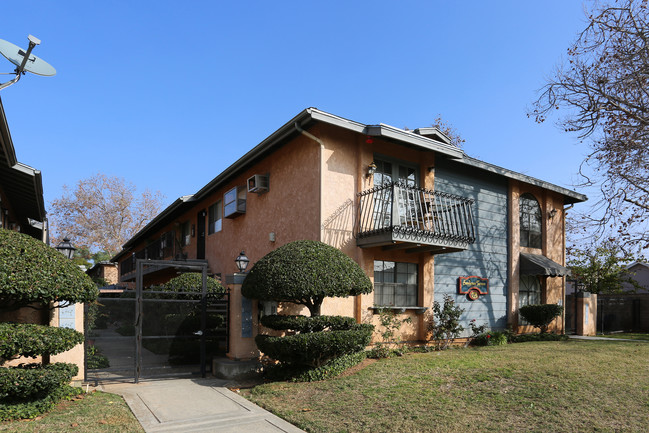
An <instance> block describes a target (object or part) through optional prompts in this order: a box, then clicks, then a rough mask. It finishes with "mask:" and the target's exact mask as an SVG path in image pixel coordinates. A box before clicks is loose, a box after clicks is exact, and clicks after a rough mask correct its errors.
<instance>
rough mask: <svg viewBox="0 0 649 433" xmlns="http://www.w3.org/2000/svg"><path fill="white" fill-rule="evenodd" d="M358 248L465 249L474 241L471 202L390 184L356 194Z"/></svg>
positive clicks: (420, 189)
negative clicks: (422, 246) (406, 244)
mask: <svg viewBox="0 0 649 433" xmlns="http://www.w3.org/2000/svg"><path fill="white" fill-rule="evenodd" d="M358 196H359V212H360V215H359V225H358V233H357V243H358V245H359V246H373V245H380V244H387V243H394V242H397V241H405V242H412V243H417V244H426V245H439V246H450V247H456V248H457V247H459V248H466V247H467V246H468V244H472V243H473V242H475V228H474V225H473V213H472V209H471V207H472V204H473V202H474V200H472V199H468V198H465V197H460V196H457V195H454V194H448V193H445V192H439V191H431V190H426V189H423V188H418V187H412V186H407V185H405V184H404V183H403V182H392V183H389V184H385V185H383V186H377V187H374V188H372V189H369V190H367V191H363V192H361V193H359V194H358Z"/></svg>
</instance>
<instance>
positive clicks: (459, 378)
mask: <svg viewBox="0 0 649 433" xmlns="http://www.w3.org/2000/svg"><path fill="white" fill-rule="evenodd" d="M648 373H649V344H646V343H631V342H616V341H610V342H609V341H576V340H571V341H566V342H530V343H519V344H510V345H507V346H499V347H483V348H475V349H473V348H469V349H457V350H449V351H445V352H432V353H423V354H422V353H417V354H409V355H407V356H404V357H400V358H392V359H386V360H380V361H377V362H373V363H370V364H368V365H367V366H366V367H365V368H364V369H362V370H359V371H357V372H355V373H353V374H347V375H343V376H341V377H338V378H336V379H334V380H329V381H325V382H314V383H286V382H277V383H269V384H264V385H260V386H257V387H255V388H252V389H249V390H242V391H241V393H242V395H244V396H245V397H247V398H249V399H250V400H251V401H253V402H255V403H257V404H259V405H261V406H263V407H265V408H266V409H269V410H271V411H272V412H274V413H275V414H277V415H279V416H281V417H282V418H284V419H286V420H288V421H289V422H291V423H293V424H295V425H297V426H298V427H300V428H302V429H304V430H306V431H309V432H373V433H375V432H376V433H378V432H454V431H456V432H475V431H493V432H503V431H509V432H518V431H525V432H529V431H532V432H534V431H536V432H555V431H556V432H558V431H562V432H564V431H566V432H572V431H575V432H576V431H579V432H582V431H605V432H606V431H611V432H613V431H631V432H633V431H637V432H646V431H647V430H648V429H649V374H648Z"/></svg>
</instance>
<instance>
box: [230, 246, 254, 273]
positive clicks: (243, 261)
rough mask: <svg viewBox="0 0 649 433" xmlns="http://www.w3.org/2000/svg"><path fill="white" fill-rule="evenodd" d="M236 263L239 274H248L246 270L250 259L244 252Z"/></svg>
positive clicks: (235, 260)
mask: <svg viewBox="0 0 649 433" xmlns="http://www.w3.org/2000/svg"><path fill="white" fill-rule="evenodd" d="M234 263H236V264H237V268H239V272H241V273H242V274H243V273H244V272H246V268H247V267H248V263H250V259H248V257H247V256H246V253H245V252H244V251H241V254H239V256H238V257H237V258H236V259H234Z"/></svg>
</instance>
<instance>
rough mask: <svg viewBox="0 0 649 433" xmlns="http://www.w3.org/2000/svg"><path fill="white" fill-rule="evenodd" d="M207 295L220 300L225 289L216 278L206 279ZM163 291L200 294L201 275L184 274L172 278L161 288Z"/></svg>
mask: <svg viewBox="0 0 649 433" xmlns="http://www.w3.org/2000/svg"><path fill="white" fill-rule="evenodd" d="M206 284H207V294H208V295H209V296H210V297H211V298H212V299H220V298H222V297H223V294H224V293H225V288H224V287H223V285H221V282H220V281H219V280H217V279H216V278H212V277H207V279H206ZM162 287H163V288H164V290H169V291H172V292H195V293H201V290H202V288H203V275H202V274H201V273H199V272H186V273H184V274H180V275H179V276H177V277H175V278H172V279H171V280H169V281H167V282H166V283H164V284H163V286H162Z"/></svg>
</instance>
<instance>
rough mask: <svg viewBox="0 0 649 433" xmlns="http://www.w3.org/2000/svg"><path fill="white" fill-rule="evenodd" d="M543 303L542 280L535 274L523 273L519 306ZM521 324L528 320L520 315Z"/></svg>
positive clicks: (525, 323)
mask: <svg viewBox="0 0 649 433" xmlns="http://www.w3.org/2000/svg"><path fill="white" fill-rule="evenodd" d="M540 303H541V281H540V280H539V277H537V276H535V275H521V277H520V280H519V283H518V308H520V307H523V306H525V305H536V304H540ZM519 322H520V324H521V325H527V324H528V323H527V321H526V320H525V319H523V318H522V317H519Z"/></svg>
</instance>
